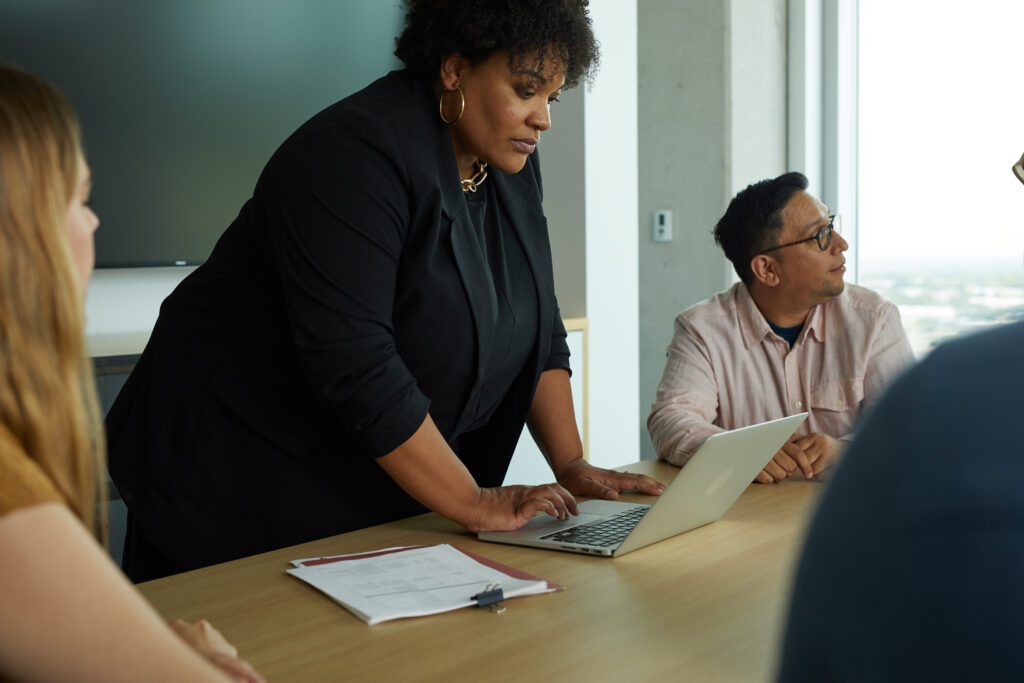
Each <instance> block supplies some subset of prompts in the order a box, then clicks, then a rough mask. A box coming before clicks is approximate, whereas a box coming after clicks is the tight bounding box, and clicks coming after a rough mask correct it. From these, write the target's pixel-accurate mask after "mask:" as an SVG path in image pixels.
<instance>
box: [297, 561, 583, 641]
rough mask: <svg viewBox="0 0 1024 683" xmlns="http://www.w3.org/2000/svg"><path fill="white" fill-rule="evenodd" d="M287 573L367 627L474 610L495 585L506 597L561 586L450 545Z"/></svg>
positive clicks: (300, 564) (315, 564)
mask: <svg viewBox="0 0 1024 683" xmlns="http://www.w3.org/2000/svg"><path fill="white" fill-rule="evenodd" d="M292 564H293V565H294V566H295V568H294V569H289V570H287V571H288V573H289V574H291V575H292V576H295V577H297V578H299V579H302V580H303V581H305V582H306V583H308V584H310V585H311V586H313V587H315V588H317V589H319V590H321V591H323V592H324V593H326V594H327V595H328V596H329V597H330V598H331V599H333V600H335V601H337V602H338V603H340V604H341V605H342V606H343V607H344V608H345V609H347V610H348V611H350V612H352V614H354V615H356V616H357V617H359V618H360V619H362V620H363V621H365V622H366V623H367V624H376V623H379V622H382V621H388V620H390V619H401V618H403V617H419V616H423V615H426V614H437V613H439V612H448V611H450V610H454V609H459V608H460V607H469V606H471V605H475V604H477V603H476V600H474V599H473V596H475V595H477V594H478V593H481V592H483V591H485V590H487V589H488V588H490V587H492V586H494V585H495V584H497V585H500V587H501V590H502V593H503V595H504V597H505V598H516V597H519V596H521V595H534V594H537V593H550V592H551V591H556V590H561V589H562V588H563V586H559V585H557V584H553V583H550V582H548V581H545V580H544V579H539V578H537V577H536V576H531V575H529V574H526V573H524V572H521V571H518V570H516V569H513V568H511V567H508V566H506V565H503V564H499V563H497V562H493V561H492V560H489V559H487V558H484V557H481V556H479V555H475V554H473V553H469V552H466V551H465V550H458V549H456V548H454V547H452V546H450V545H432V546H409V547H404V548H387V549H385V550H378V551H375V552H371V553H362V554H359V555H337V556H334V557H319V558H315V559H305V560H294V561H293V562H292Z"/></svg>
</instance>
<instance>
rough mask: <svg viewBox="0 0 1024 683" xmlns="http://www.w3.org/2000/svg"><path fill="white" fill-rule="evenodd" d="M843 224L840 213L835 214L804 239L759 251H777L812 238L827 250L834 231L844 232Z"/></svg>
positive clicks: (823, 249)
mask: <svg viewBox="0 0 1024 683" xmlns="http://www.w3.org/2000/svg"><path fill="white" fill-rule="evenodd" d="M842 225H843V221H842V219H841V218H840V217H839V216H838V215H836V214H833V215H831V216H829V217H828V223H826V224H825V225H823V226H821V227H820V228H818V230H817V232H815V233H814V234H813V235H811V236H810V237H805V238H804V239H802V240H797V241H796V242H787V243H786V244H780V245H779V246H777V247H768V248H767V249H765V250H763V251H761V252H759V253H761V254H767V253H768V252H769V251H775V250H776V249H782V248H783V247H791V246H793V245H794V244H803V243H804V242H810V241H811V240H816V241H817V242H818V249H821V250H822V251H825V250H826V249H828V248H829V246H831V244H832V233H833V232H835V231H839V232H842Z"/></svg>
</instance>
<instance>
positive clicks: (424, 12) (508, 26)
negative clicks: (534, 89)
mask: <svg viewBox="0 0 1024 683" xmlns="http://www.w3.org/2000/svg"><path fill="white" fill-rule="evenodd" d="M404 4H405V7H406V14H405V28H404V29H403V30H402V35H400V36H398V37H397V38H396V39H395V56H396V57H398V58H399V59H401V60H402V61H403V62H405V65H406V67H408V68H409V70H410V71H413V72H416V73H418V74H420V75H422V76H425V77H427V78H432V77H436V76H437V74H438V72H439V69H440V66H441V59H442V58H444V57H445V56H446V55H449V54H452V53H454V52H458V53H459V54H461V55H462V56H463V57H465V58H466V59H468V60H469V61H470V62H480V61H483V60H485V59H487V58H488V57H490V56H491V55H492V54H494V53H495V52H497V51H498V50H505V51H507V52H508V53H509V68H511V69H513V70H521V69H529V70H530V71H534V70H536V71H538V72H540V73H544V72H545V62H546V61H547V60H548V59H554V60H557V61H558V62H559V63H560V64H561V65H562V66H563V67H564V69H565V87H566V88H572V87H573V86H575V85H577V84H578V83H579V82H580V80H581V79H583V80H586V82H587V83H591V82H593V77H594V72H595V71H596V70H597V64H598V59H599V51H598V44H597V41H596V40H595V39H594V32H593V30H592V28H591V23H590V16H589V14H588V12H587V6H588V5H589V0H472V1H471V2H470V1H467V0H404ZM535 56H536V60H534V57H535ZM527 59H528V60H529V61H530V63H529V64H525V63H524V62H525V60H527Z"/></svg>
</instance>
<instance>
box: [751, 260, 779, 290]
mask: <svg viewBox="0 0 1024 683" xmlns="http://www.w3.org/2000/svg"><path fill="white" fill-rule="evenodd" d="M778 265H779V264H778V261H776V260H775V259H774V258H772V257H771V256H769V255H768V254H758V255H757V256H755V257H754V258H752V259H750V270H751V271H752V272H753V273H754V279H755V280H757V281H758V282H760V283H761V284H762V285H764V286H765V287H775V286H777V285H778V284H779V269H778Z"/></svg>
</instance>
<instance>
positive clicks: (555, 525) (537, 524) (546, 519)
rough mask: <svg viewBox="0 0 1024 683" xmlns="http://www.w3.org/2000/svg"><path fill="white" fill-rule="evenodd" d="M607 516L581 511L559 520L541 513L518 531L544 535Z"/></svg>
mask: <svg viewBox="0 0 1024 683" xmlns="http://www.w3.org/2000/svg"><path fill="white" fill-rule="evenodd" d="M606 516H607V515H594V514H589V513H586V512H580V514H578V515H576V516H575V517H573V516H572V515H569V519H565V520H561V521H559V520H557V519H555V518H554V517H552V516H551V515H547V514H540V515H537V516H536V517H534V518H533V519H531V520H530V521H529V522H527V523H526V525H525V526H523V527H522V528H520V529H519V530H518V532H516V533H523V532H530V533H531V534H536V535H537V536H544V535H546V534H550V533H553V532H555V531H563V530H564V529H571V528H572V527H574V526H579V525H581V524H590V523H591V522H597V521H600V520H602V519H604V518H605V517H606Z"/></svg>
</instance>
